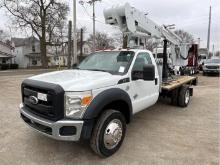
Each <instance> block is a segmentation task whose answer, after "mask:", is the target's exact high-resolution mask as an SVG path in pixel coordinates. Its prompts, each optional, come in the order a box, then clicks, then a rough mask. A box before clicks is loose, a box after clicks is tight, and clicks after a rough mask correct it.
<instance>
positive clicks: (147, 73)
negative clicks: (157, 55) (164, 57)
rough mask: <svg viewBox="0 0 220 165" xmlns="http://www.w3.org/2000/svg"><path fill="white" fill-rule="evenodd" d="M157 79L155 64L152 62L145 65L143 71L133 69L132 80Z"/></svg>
mask: <svg viewBox="0 0 220 165" xmlns="http://www.w3.org/2000/svg"><path fill="white" fill-rule="evenodd" d="M139 79H142V80H145V81H153V80H155V66H154V65H152V64H149V65H145V66H144V67H143V70H142V71H132V80H139Z"/></svg>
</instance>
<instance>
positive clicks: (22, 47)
mask: <svg viewBox="0 0 220 165" xmlns="http://www.w3.org/2000/svg"><path fill="white" fill-rule="evenodd" d="M11 40H12V42H13V43H14V44H15V52H14V55H15V56H16V57H15V61H16V63H18V64H19V68H29V67H40V66H41V58H40V55H41V51H40V41H39V40H38V39H36V38H35V37H29V38H12V39H11ZM47 58H48V61H49V63H48V65H49V66H53V65H56V58H54V54H52V53H50V51H48V52H47Z"/></svg>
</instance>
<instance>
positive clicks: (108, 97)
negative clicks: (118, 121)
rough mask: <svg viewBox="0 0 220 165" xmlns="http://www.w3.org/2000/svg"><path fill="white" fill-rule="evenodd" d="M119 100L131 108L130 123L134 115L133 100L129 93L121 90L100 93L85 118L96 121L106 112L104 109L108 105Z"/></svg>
mask: <svg viewBox="0 0 220 165" xmlns="http://www.w3.org/2000/svg"><path fill="white" fill-rule="evenodd" d="M119 100H121V101H124V102H126V103H127V105H128V107H129V109H128V111H129V119H128V121H131V119H132V114H133V112H132V111H133V110H132V103H131V99H130V97H129V95H128V93H127V92H125V91H124V90H122V89H119V88H111V89H107V90H105V91H103V92H101V93H99V94H98V95H97V96H96V97H95V98H94V99H93V101H92V102H91V103H90V105H89V106H88V107H87V109H86V112H85V114H84V117H83V118H84V119H94V118H96V117H98V115H99V114H100V113H101V112H102V111H103V110H104V109H103V108H104V107H105V106H106V105H108V104H110V103H112V102H114V101H119Z"/></svg>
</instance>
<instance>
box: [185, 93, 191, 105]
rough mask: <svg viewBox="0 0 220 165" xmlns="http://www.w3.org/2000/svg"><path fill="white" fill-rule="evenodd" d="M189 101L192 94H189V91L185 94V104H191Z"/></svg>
mask: <svg viewBox="0 0 220 165" xmlns="http://www.w3.org/2000/svg"><path fill="white" fill-rule="evenodd" d="M189 99H190V94H189V90H187V91H186V94H185V104H188V103H189Z"/></svg>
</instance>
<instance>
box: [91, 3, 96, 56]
mask: <svg viewBox="0 0 220 165" xmlns="http://www.w3.org/2000/svg"><path fill="white" fill-rule="evenodd" d="M92 8H93V14H92V20H93V39H92V40H93V41H92V48H93V52H95V51H96V47H95V0H92Z"/></svg>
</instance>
